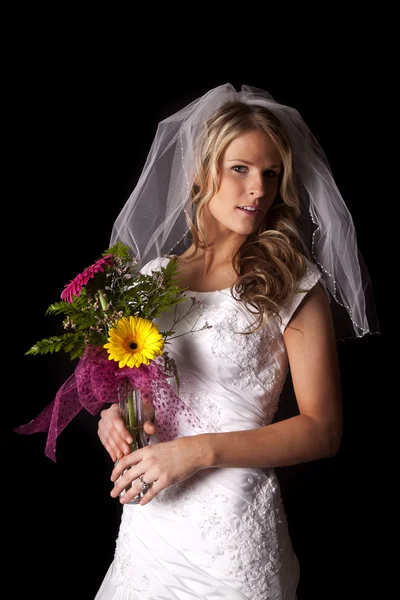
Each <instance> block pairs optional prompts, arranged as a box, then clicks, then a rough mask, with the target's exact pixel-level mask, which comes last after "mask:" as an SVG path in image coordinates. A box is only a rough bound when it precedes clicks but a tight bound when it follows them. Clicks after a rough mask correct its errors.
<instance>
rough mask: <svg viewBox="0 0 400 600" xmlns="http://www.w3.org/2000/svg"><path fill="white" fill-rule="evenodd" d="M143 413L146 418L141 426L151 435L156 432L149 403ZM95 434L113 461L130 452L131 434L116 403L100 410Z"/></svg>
mask: <svg viewBox="0 0 400 600" xmlns="http://www.w3.org/2000/svg"><path fill="white" fill-rule="evenodd" d="M144 413H145V418H146V421H145V423H144V427H143V428H144V431H145V433H146V434H147V435H153V434H154V433H155V432H156V428H155V425H154V423H153V421H154V408H153V407H152V406H151V405H146V404H145V405H144ZM97 435H98V436H99V438H100V441H101V443H102V444H103V446H104V448H105V449H106V450H107V452H108V454H109V455H110V456H111V460H112V461H113V462H115V461H116V460H119V459H120V458H122V457H123V456H124V455H126V454H130V451H131V450H130V448H129V444H130V443H131V442H132V436H131V434H130V433H129V431H128V429H127V428H126V427H125V424H124V421H123V419H122V417H121V415H120V412H119V406H118V404H117V403H115V404H112V405H111V406H110V407H109V408H105V409H104V410H102V411H101V413H100V420H99V422H98V427H97Z"/></svg>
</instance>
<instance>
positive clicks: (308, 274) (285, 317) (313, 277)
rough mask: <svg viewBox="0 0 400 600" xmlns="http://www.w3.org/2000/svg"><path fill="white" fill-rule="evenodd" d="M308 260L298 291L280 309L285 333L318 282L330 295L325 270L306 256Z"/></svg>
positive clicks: (282, 328)
mask: <svg viewBox="0 0 400 600" xmlns="http://www.w3.org/2000/svg"><path fill="white" fill-rule="evenodd" d="M304 259H305V262H306V270H305V272H304V274H303V275H302V276H301V277H300V279H299V280H298V282H297V286H296V291H295V293H294V294H293V295H292V296H291V298H290V300H289V301H288V302H287V303H286V304H285V305H284V306H283V307H282V309H281V311H280V317H281V323H280V329H281V331H282V333H283V331H284V330H285V328H286V326H287V325H288V323H289V321H290V319H291V318H292V316H293V314H294V313H295V311H296V310H297V308H298V307H299V306H300V304H301V303H302V301H303V299H304V298H305V297H306V295H307V293H308V292H309V291H310V290H312V289H313V288H314V286H315V285H316V284H317V283H320V284H321V286H322V288H323V289H324V291H325V293H326V294H327V296H328V300H329V295H328V292H327V288H326V285H325V282H324V280H323V272H322V271H321V270H320V269H319V267H318V265H316V264H315V263H313V262H312V261H311V260H310V259H308V258H307V257H304Z"/></svg>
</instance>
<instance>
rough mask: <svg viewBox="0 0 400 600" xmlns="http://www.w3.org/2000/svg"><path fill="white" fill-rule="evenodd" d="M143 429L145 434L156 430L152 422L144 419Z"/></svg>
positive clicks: (153, 432)
mask: <svg viewBox="0 0 400 600" xmlns="http://www.w3.org/2000/svg"><path fill="white" fill-rule="evenodd" d="M143 429H144V432H145V433H147V435H154V434H155V433H156V431H157V429H156V427H155V425H154V423H152V422H151V421H145V422H144V424H143Z"/></svg>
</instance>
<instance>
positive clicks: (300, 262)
mask: <svg viewBox="0 0 400 600" xmlns="http://www.w3.org/2000/svg"><path fill="white" fill-rule="evenodd" d="M161 175H163V176H161ZM151 203H153V204H151ZM335 219H336V221H335ZM187 223H189V227H188V226H187ZM338 224H340V227H335V225H338ZM150 234H151V235H150ZM116 239H121V241H123V242H124V243H129V244H130V245H131V246H132V248H133V249H134V251H135V253H136V255H137V257H138V260H139V262H140V264H141V266H142V271H143V272H146V273H149V272H151V271H153V270H157V268H159V267H160V266H161V265H162V266H164V265H165V264H167V263H168V261H170V260H177V261H178V265H179V271H178V273H179V283H180V284H181V285H182V286H183V287H185V288H187V292H186V295H187V302H188V303H189V302H193V301H194V300H196V301H197V305H196V306H197V307H196V310H195V311H192V312H191V313H189V315H187V316H185V314H186V312H187V311H186V309H185V306H184V305H183V306H182V318H181V320H180V321H179V323H178V325H177V327H176V330H175V332H176V336H175V339H174V340H173V341H172V342H171V344H170V347H169V349H168V352H169V353H170V355H171V356H172V357H173V358H174V359H175V361H176V364H177V367H178V371H179V375H180V379H181V386H180V390H179V396H180V398H181V399H182V400H183V402H184V403H185V404H186V409H185V411H181V412H179V413H177V414H176V416H175V417H174V423H173V427H174V428H175V429H177V431H178V435H177V436H176V437H174V435H173V434H172V430H171V431H169V430H165V431H162V428H161V427H160V426H159V425H158V423H157V414H158V411H161V412H162V411H166V412H168V410H169V409H170V408H171V409H172V407H156V410H155V414H154V413H153V415H152V418H150V419H149V422H148V423H147V424H146V431H147V433H148V434H149V435H151V438H150V443H149V446H147V447H145V448H142V449H140V450H138V451H136V452H133V453H129V446H128V442H129V433H128V431H127V430H126V429H125V427H124V425H123V422H122V419H121V418H120V417H119V414H118V407H117V406H115V405H114V406H111V408H109V409H107V410H103V411H102V413H101V419H100V421H99V429H98V433H99V437H100V440H101V442H102V443H103V445H104V446H105V448H106V449H107V451H108V452H109V454H110V456H111V458H112V460H113V461H116V460H117V459H118V462H117V464H116V466H115V467H114V469H113V472H112V481H113V482H114V483H115V485H114V488H113V490H112V492H111V495H112V496H113V497H116V498H117V497H118V496H119V495H120V494H121V492H122V491H123V490H124V489H125V488H126V486H127V484H129V483H132V487H131V489H130V490H129V491H128V492H126V493H125V494H123V495H122V496H121V497H120V501H121V503H122V504H124V508H123V515H122V521H121V526H120V532H119V536H118V540H117V546H116V552H115V558H114V561H113V563H112V565H111V566H110V569H109V571H108V573H107V574H106V577H105V579H104V581H103V584H102V586H101V588H100V590H99V592H98V594H97V596H96V600H111V599H114V600H117V599H122V598H149V599H151V600H157V599H160V600H161V598H162V599H163V600H166V599H172V598H179V599H189V598H207V600H208V599H211V598H227V599H229V600H236V599H245V598H247V599H252V600H266V599H267V598H268V599H274V600H283V599H284V598H285V599H286V600H288V599H289V600H291V599H295V598H296V589H297V586H298V581H299V565H298V561H297V558H296V556H295V554H294V552H293V548H292V545H291V541H290V537H289V534H288V528H287V523H286V518H285V513H284V508H283V505H282V500H281V495H280V488H279V482H278V480H277V477H276V475H275V472H274V468H275V467H280V466H285V465H293V464H298V463H302V462H308V461H313V460H317V459H322V458H324V457H329V456H333V455H335V454H336V453H337V451H338V449H339V447H340V441H341V434H342V399H341V385H340V374H339V367H338V358H337V354H336V341H335V334H336V336H337V335H341V333H339V334H338V332H341V331H343V329H342V326H343V325H348V323H350V325H351V328H352V334H353V335H356V336H358V337H360V336H362V335H365V334H366V333H368V332H369V331H370V330H371V327H374V326H375V324H374V323H372V322H371V323H368V318H367V313H366V300H367V301H368V303H369V301H370V298H369V297H367V296H366V295H365V294H366V292H364V291H363V289H364V290H365V289H366V288H365V285H359V284H360V283H361V282H363V284H365V283H368V275H367V273H366V271H365V269H364V267H363V268H362V269H361V267H360V261H361V260H362V259H361V257H360V256H359V253H358V250H357V244H356V241H355V233H354V228H353V225H352V221H351V218H350V216H349V214H348V212H347V209H346V207H345V205H344V203H343V200H342V198H341V196H340V194H339V192H338V190H337V188H336V186H335V183H334V181H333V178H332V176H331V173H330V171H329V167H328V165H327V163H326V159H325V157H324V155H323V153H322V150H321V149H320V148H319V146H318V144H317V142H316V141H315V139H314V138H313V136H312V135H311V133H310V131H309V130H308V128H307V126H306V124H305V123H304V121H303V120H302V119H301V117H300V115H299V114H298V113H297V111H295V110H294V109H291V108H289V107H286V106H282V105H280V104H278V103H276V102H275V101H274V100H273V99H272V98H271V97H270V96H269V95H268V94H267V93H266V92H262V91H261V90H254V89H251V88H248V87H243V88H242V90H241V91H240V92H236V91H235V90H234V88H232V86H230V85H229V84H228V85H226V86H220V87H219V88H216V89H214V90H211V91H210V92H208V93H207V94H206V95H205V96H203V97H202V98H200V99H199V100H198V101H196V102H194V103H192V104H190V105H189V106H188V107H186V108H185V109H183V110H182V111H180V112H179V113H177V114H176V115H173V116H172V117H170V118H169V119H166V120H165V121H164V122H162V123H161V124H160V126H159V128H158V131H157V134H156V138H155V140H154V142H153V146H152V149H151V152H150V154H149V157H148V160H147V163H146V165H145V168H144V170H143V174H142V176H141V178H140V179H139V182H138V185H137V187H136V188H135V190H134V192H133V193H132V195H131V197H130V198H129V199H128V202H127V203H126V205H125V207H124V208H123V210H122V211H121V213H120V215H119V217H118V219H117V221H116V223H115V226H114V230H113V235H112V242H114V241H115V240H116ZM344 240H346V242H347V244H344V243H342V242H343V241H344ZM337 248H340V249H341V251H340V252H337V251H336V249H337ZM168 250H169V251H168ZM361 264H362V263H361ZM362 266H363V265H362ZM333 300H334V301H337V303H338V304H339V305H340V306H344V307H345V308H346V309H347V310H346V311H345V315H346V316H347V317H348V318H347V323H346V322H345V321H346V320H345V319H344V317H343V314H341V316H340V318H339V320H338V321H337V322H334V320H333V317H332V315H331V310H330V302H332V301H333ZM184 304H185V303H184ZM368 306H369V304H368ZM170 324H171V315H168V314H167V315H164V316H163V317H162V318H161V319H159V320H158V321H157V325H158V327H159V328H160V330H166V329H165V328H168V326H170ZM207 325H208V326H209V328H207V329H204V327H205V326H207ZM335 327H336V332H335ZM191 329H196V330H199V331H196V332H195V333H191V335H190V336H185V335H181V334H184V333H185V332H187V331H188V330H191ZM167 330H168V329H167ZM348 331H349V330H348ZM288 369H290V373H291V377H292V381H293V387H294V392H295V396H296V401H297V405H298V414H297V415H295V416H293V417H290V418H287V419H285V420H283V421H280V422H273V419H274V415H275V413H276V411H277V408H278V402H279V396H280V393H281V391H282V388H283V384H284V382H285V378H286V375H287V372H288ZM171 385H174V382H173V381H172V380H171ZM153 421H154V423H153ZM167 429H168V428H167ZM161 434H162V435H161ZM158 435H159V436H160V438H161V439H163V440H166V439H167V441H162V442H160V439H159V438H158ZM127 467H131V468H130V469H128V470H127V471H126V472H125V474H124V475H123V477H120V476H121V475H122V474H123V472H124V471H125V470H126V469H127ZM143 490H144V491H145V492H146V493H145V494H144V495H143V497H142V499H141V501H140V506H137V505H133V504H129V501H130V500H132V499H133V498H134V497H135V496H137V495H139V494H140V492H141V491H143Z"/></svg>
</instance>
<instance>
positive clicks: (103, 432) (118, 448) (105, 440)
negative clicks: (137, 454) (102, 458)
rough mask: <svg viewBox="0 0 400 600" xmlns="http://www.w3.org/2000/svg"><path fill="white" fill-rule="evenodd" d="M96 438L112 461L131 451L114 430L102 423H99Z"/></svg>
mask: <svg viewBox="0 0 400 600" xmlns="http://www.w3.org/2000/svg"><path fill="white" fill-rule="evenodd" d="M98 436H99V438H100V440H101V442H102V444H103V446H104V447H105V448H106V449H107V451H108V452H109V454H110V455H111V458H113V460H116V459H120V458H122V457H123V456H124V454H129V453H130V451H131V449H130V447H129V445H128V444H127V442H126V441H125V440H124V439H123V438H122V437H121V435H120V434H119V433H118V431H116V429H114V428H111V429H110V428H109V426H108V425H106V424H105V423H103V422H102V421H99V425H98Z"/></svg>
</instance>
